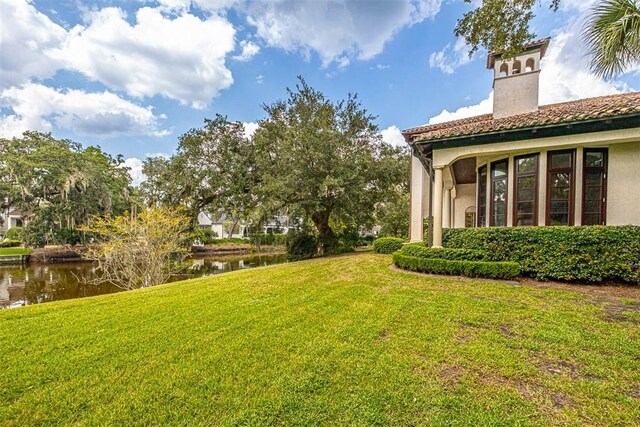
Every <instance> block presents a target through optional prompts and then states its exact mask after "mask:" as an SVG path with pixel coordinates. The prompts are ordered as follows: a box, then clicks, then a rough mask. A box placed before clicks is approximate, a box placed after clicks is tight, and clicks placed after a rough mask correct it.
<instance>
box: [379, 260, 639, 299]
mask: <svg viewBox="0 0 640 427" xmlns="http://www.w3.org/2000/svg"><path fill="white" fill-rule="evenodd" d="M389 269H391V270H392V271H397V272H401V273H405V274H412V275H414V276H422V277H429V278H434V279H449V280H457V281H462V282H470V281H471V282H485V283H502V284H508V285H519V286H530V287H532V288H538V289H559V290H564V291H573V292H579V293H582V294H585V295H591V296H594V297H597V296H602V297H605V298H607V297H610V298H611V297H612V298H624V299H631V300H635V301H636V303H637V305H638V306H640V286H638V285H629V284H621V283H606V284H602V285H583V284H573V283H563V282H540V281H538V280H535V279H531V278H528V277H526V278H520V279H517V280H500V279H483V278H472V277H464V276H445V275H440V274H428V273H419V272H417V271H409V270H404V269H402V268H399V267H396V266H395V265H394V264H391V265H390V266H389ZM626 305H630V304H628V303H626Z"/></svg>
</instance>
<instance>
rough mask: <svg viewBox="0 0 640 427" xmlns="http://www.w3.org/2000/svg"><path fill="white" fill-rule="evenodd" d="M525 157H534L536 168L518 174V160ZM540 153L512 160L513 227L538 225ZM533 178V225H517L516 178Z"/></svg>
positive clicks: (524, 155)
mask: <svg viewBox="0 0 640 427" xmlns="http://www.w3.org/2000/svg"><path fill="white" fill-rule="evenodd" d="M527 157H534V158H535V159H536V167H535V170H534V171H533V172H525V173H518V160H520V159H524V158H527ZM539 175H540V153H531V154H523V155H521V156H515V157H514V158H513V217H512V218H513V221H512V222H513V224H512V226H513V227H535V226H537V225H538V205H539V203H538V199H539V194H538V191H539V189H540V182H539V181H540V177H539ZM526 176H533V177H534V179H535V184H534V186H533V224H532V225H518V178H521V177H526Z"/></svg>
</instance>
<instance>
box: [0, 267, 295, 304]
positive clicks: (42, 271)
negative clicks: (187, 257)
mask: <svg viewBox="0 0 640 427" xmlns="http://www.w3.org/2000/svg"><path fill="white" fill-rule="evenodd" d="M283 262H286V256H285V255H262V256H255V255H254V256H252V255H246V256H242V257H225V258H220V257H198V258H194V259H192V264H191V266H190V268H189V269H187V271H185V272H183V273H182V274H177V275H175V276H173V277H172V278H171V279H170V280H169V281H170V282H173V281H177V280H184V279H190V278H195V277H203V276H210V275H213V274H219V273H224V272H226V271H234V270H241V269H245V268H251V267H259V266H266V265H272V264H280V263H283ZM97 281H98V282H99V276H98V272H96V269H95V265H94V264H92V263H86V262H83V263H62V264H50V265H37V264H36V265H28V266H18V265H15V266H14V265H10V266H0V309H1V308H13V307H21V306H24V305H30V304H40V303H44V302H48V301H58V300H64V299H73V298H83V297H88V296H93V295H103V294H110V293H114V292H121V291H122V289H120V288H118V287H116V286H114V285H111V284H106V283H102V284H96V282H97Z"/></svg>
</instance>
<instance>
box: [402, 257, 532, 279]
mask: <svg viewBox="0 0 640 427" xmlns="http://www.w3.org/2000/svg"><path fill="white" fill-rule="evenodd" d="M393 262H394V263H395V265H396V266H398V267H400V268H404V269H406V270H412V271H420V272H422V273H432V274H447V275H461V276H468V277H486V278H490V279H513V278H515V277H518V276H519V275H520V264H518V263H516V262H487V261H460V260H449V259H437V258H420V257H417V256H411V255H404V254H403V253H402V252H396V253H394V254H393Z"/></svg>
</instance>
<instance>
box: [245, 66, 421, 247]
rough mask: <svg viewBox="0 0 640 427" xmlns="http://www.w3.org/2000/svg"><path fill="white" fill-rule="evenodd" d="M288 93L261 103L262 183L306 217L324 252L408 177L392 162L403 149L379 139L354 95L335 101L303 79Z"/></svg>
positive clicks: (268, 193)
mask: <svg viewBox="0 0 640 427" xmlns="http://www.w3.org/2000/svg"><path fill="white" fill-rule="evenodd" d="M287 93H288V98H287V99H285V100H281V101H277V102H274V103H272V104H269V105H264V110H265V112H266V113H267V118H266V119H264V120H261V121H260V127H259V129H258V130H257V131H256V133H255V136H254V144H255V148H256V160H257V169H258V171H259V172H260V176H261V183H260V188H261V191H262V192H263V194H264V195H265V198H266V199H268V200H270V201H271V202H272V203H273V202H277V203H279V205H280V206H283V207H284V206H286V207H289V208H291V209H293V210H296V211H299V212H301V213H302V214H303V215H304V217H306V218H308V219H309V220H310V221H311V222H312V223H313V225H314V227H315V229H316V230H317V233H318V236H319V241H320V244H321V251H323V252H324V253H329V252H331V251H332V250H333V249H334V248H335V246H336V244H337V237H336V230H335V228H337V227H345V226H346V227H358V226H363V225H367V224H369V225H370V224H371V223H372V222H373V216H374V213H375V211H376V207H377V206H378V205H379V204H380V203H381V202H382V201H384V200H386V198H387V197H388V195H389V192H390V190H391V189H393V188H394V186H395V185H396V183H397V182H400V181H403V180H407V179H408V174H406V171H405V170H404V169H403V168H402V167H398V166H397V165H398V164H399V163H398V158H399V157H402V156H403V155H406V154H403V153H402V152H401V150H399V149H394V148H393V147H391V146H389V145H387V144H385V143H384V142H383V141H382V138H381V136H380V133H379V132H378V128H377V126H376V125H375V124H374V117H373V116H372V115H371V114H369V113H368V112H367V110H366V109H364V108H363V107H362V105H361V104H360V103H359V101H358V99H357V97H356V96H354V95H349V96H348V97H347V99H345V100H341V101H337V102H332V101H331V100H329V99H327V98H326V97H325V96H324V95H323V94H322V93H321V92H319V91H317V90H315V89H313V88H312V87H310V86H309V85H308V84H307V83H306V82H305V81H304V80H303V79H302V78H300V82H299V84H298V85H296V87H295V90H291V89H288V90H287ZM407 209H408V207H407Z"/></svg>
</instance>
